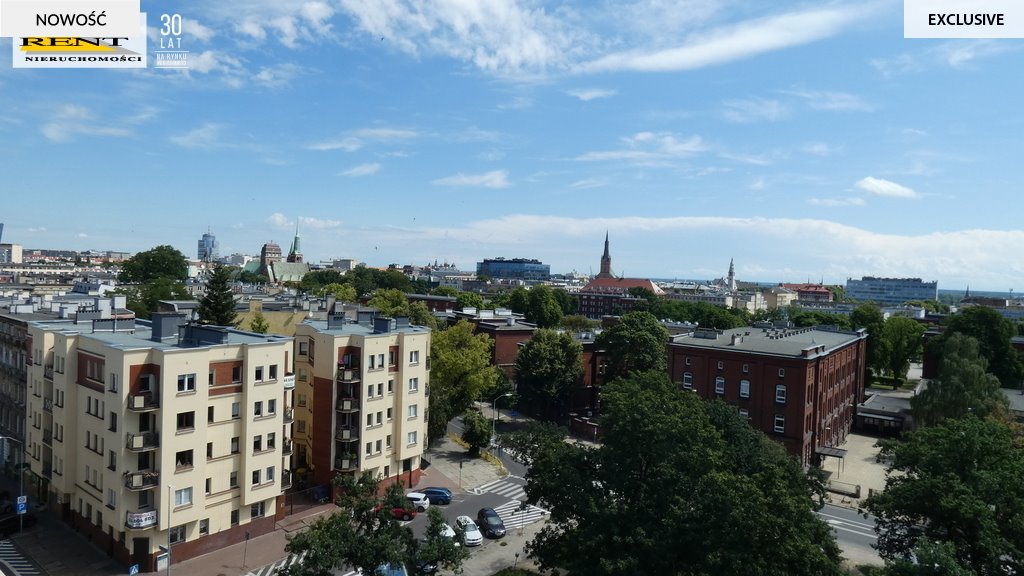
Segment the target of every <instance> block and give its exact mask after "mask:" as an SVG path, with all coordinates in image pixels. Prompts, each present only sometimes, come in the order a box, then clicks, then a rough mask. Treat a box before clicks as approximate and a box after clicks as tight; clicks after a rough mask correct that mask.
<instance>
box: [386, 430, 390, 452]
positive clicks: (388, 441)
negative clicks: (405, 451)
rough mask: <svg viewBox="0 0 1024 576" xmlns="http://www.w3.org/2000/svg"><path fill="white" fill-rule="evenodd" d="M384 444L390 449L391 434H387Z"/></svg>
mask: <svg viewBox="0 0 1024 576" xmlns="http://www.w3.org/2000/svg"><path fill="white" fill-rule="evenodd" d="M385 445H386V446H387V447H388V450H390V449H391V434H388V437H387V440H386V442H385Z"/></svg>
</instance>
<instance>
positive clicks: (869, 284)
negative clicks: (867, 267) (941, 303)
mask: <svg viewBox="0 0 1024 576" xmlns="http://www.w3.org/2000/svg"><path fill="white" fill-rule="evenodd" d="M846 296H847V298H851V299H853V300H859V301H861V302H875V303H878V304H892V305H898V304H903V303H904V302H908V301H911V300H937V299H938V297H939V283H938V282H924V281H922V280H921V279H920V278H876V277H874V276H864V277H862V278H861V279H860V280H854V279H853V278H848V279H847V280H846Z"/></svg>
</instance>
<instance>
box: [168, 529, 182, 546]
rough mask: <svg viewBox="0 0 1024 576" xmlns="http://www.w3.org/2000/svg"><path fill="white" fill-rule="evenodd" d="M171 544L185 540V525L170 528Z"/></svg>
mask: <svg viewBox="0 0 1024 576" xmlns="http://www.w3.org/2000/svg"><path fill="white" fill-rule="evenodd" d="M169 538H170V540H171V544H178V543H180V542H184V541H185V527H184V526H175V527H174V528H171V535H170V536H169Z"/></svg>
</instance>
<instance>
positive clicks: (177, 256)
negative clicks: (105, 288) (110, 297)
mask: <svg viewBox="0 0 1024 576" xmlns="http://www.w3.org/2000/svg"><path fill="white" fill-rule="evenodd" d="M157 278H170V279H172V280H176V281H178V282H184V281H185V280H187V279H188V260H187V259H186V258H185V255H184V254H182V253H181V252H179V251H178V249H177V248H174V247H173V246H167V245H166V244H165V245H161V246H157V247H156V248H151V249H149V250H146V251H145V252H139V253H138V254H136V255H134V256H132V257H131V258H129V259H127V260H125V261H124V262H122V263H121V272H120V273H119V274H118V275H117V279H118V280H120V281H121V282H128V283H138V284H143V283H146V282H152V281H153V280H156V279H157Z"/></svg>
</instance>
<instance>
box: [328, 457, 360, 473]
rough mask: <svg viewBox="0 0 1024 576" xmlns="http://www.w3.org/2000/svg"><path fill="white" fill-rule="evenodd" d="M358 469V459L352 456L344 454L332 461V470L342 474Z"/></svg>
mask: <svg viewBox="0 0 1024 576" xmlns="http://www.w3.org/2000/svg"><path fill="white" fill-rule="evenodd" d="M357 468H359V458H358V457H356V456H355V455H354V454H346V455H342V456H339V457H337V458H335V459H334V469H335V470H340V471H342V472H350V471H352V470H355V469H357Z"/></svg>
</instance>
